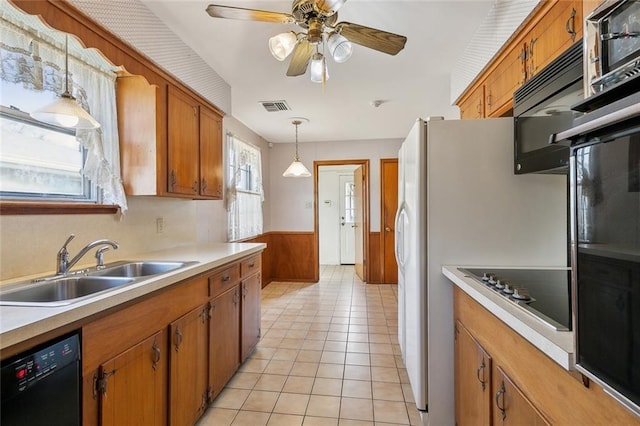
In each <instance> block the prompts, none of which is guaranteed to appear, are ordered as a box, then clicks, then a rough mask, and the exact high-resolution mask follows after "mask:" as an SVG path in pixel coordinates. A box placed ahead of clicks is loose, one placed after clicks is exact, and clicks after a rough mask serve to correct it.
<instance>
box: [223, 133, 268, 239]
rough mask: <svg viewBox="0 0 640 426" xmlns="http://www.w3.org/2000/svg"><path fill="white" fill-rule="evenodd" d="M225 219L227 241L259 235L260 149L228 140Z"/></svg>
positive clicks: (260, 224)
mask: <svg viewBox="0 0 640 426" xmlns="http://www.w3.org/2000/svg"><path fill="white" fill-rule="evenodd" d="M227 165H228V167H227V194H226V198H225V200H226V203H227V217H228V232H227V237H228V239H229V241H237V240H242V239H245V238H250V237H255V236H256V235H260V234H262V201H263V199H264V198H263V191H262V157H261V155H260V150H259V149H258V148H256V147H255V146H253V145H250V144H248V143H246V142H243V141H241V140H240V139H238V138H236V137H235V136H233V135H231V134H229V135H228V137H227Z"/></svg>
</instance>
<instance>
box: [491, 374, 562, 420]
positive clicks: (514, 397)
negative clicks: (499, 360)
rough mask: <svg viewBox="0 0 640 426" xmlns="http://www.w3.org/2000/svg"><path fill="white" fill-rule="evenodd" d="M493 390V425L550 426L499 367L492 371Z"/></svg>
mask: <svg viewBox="0 0 640 426" xmlns="http://www.w3.org/2000/svg"><path fill="white" fill-rule="evenodd" d="M493 389H494V391H495V407H494V409H493V424H494V425H520V426H541V425H549V424H550V423H549V422H548V421H547V420H545V418H544V417H543V416H542V414H540V412H539V411H538V410H537V409H536V408H535V407H534V406H533V404H531V402H530V401H529V400H528V399H527V397H526V396H524V394H523V393H522V391H520V389H518V387H517V386H516V385H515V384H514V383H513V381H512V380H511V379H510V378H509V376H507V374H506V373H505V372H504V371H503V370H502V368H500V367H497V368H496V369H495V370H494V371H493Z"/></svg>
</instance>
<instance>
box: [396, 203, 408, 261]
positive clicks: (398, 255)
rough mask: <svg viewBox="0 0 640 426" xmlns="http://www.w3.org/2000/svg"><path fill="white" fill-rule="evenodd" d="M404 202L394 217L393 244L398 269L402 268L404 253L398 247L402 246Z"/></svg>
mask: <svg viewBox="0 0 640 426" xmlns="http://www.w3.org/2000/svg"><path fill="white" fill-rule="evenodd" d="M404 209H405V204H404V202H402V204H401V205H400V207H399V208H398V211H397V212H396V219H395V233H396V238H395V246H394V252H395V255H396V261H397V262H398V266H399V267H400V269H404V253H401V252H400V248H401V247H404V221H402V217H403V216H404V214H405V213H404Z"/></svg>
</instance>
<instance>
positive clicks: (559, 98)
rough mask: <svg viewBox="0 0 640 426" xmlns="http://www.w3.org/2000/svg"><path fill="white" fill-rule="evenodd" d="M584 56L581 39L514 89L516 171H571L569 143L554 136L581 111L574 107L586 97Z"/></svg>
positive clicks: (571, 122) (558, 172)
mask: <svg viewBox="0 0 640 426" xmlns="http://www.w3.org/2000/svg"><path fill="white" fill-rule="evenodd" d="M582 58H583V49H582V41H579V42H577V43H575V44H574V45H573V46H571V47H570V48H569V49H567V51H565V52H564V53H563V54H562V55H560V56H559V57H558V58H556V59H555V60H554V61H552V62H551V63H549V65H547V66H546V67H544V68H543V69H542V70H541V71H540V72H539V73H538V74H536V75H535V76H534V77H533V78H532V79H530V80H529V81H527V82H526V83H525V84H523V85H522V87H520V88H519V89H518V90H517V91H516V92H515V93H514V95H513V115H514V117H515V125H514V129H515V135H514V173H515V174H524V173H553V174H567V173H568V169H569V146H568V145H566V144H562V143H555V142H556V141H555V140H554V136H555V134H557V133H560V132H562V131H564V130H567V129H569V128H571V126H572V125H573V119H574V118H576V117H577V116H579V115H582V113H580V112H577V111H573V110H572V109H571V106H572V105H574V104H576V103H578V102H580V101H582V100H583V97H584V89H583V82H582V74H583V72H582V66H583V65H582Z"/></svg>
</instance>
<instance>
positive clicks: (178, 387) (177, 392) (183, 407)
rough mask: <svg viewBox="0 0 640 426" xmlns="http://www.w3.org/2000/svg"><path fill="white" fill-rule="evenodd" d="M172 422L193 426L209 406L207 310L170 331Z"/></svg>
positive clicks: (187, 317)
mask: <svg viewBox="0 0 640 426" xmlns="http://www.w3.org/2000/svg"><path fill="white" fill-rule="evenodd" d="M169 330H170V336H171V342H170V343H171V344H170V347H169V354H170V355H169V358H170V374H171V376H170V382H169V418H170V424H171V425H172V426H181V425H189V426H191V425H193V424H195V422H196V421H197V420H198V419H199V418H200V417H201V416H202V414H204V411H205V410H206V408H207V402H208V394H207V387H208V381H209V380H208V379H209V375H208V370H207V368H208V362H209V359H208V347H209V346H208V345H209V330H208V307H205V306H201V307H199V308H196V309H194V310H193V311H191V312H189V313H188V314H186V315H184V316H183V317H181V318H180V319H178V320H176V321H174V322H172V323H171V324H170V327H169Z"/></svg>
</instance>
